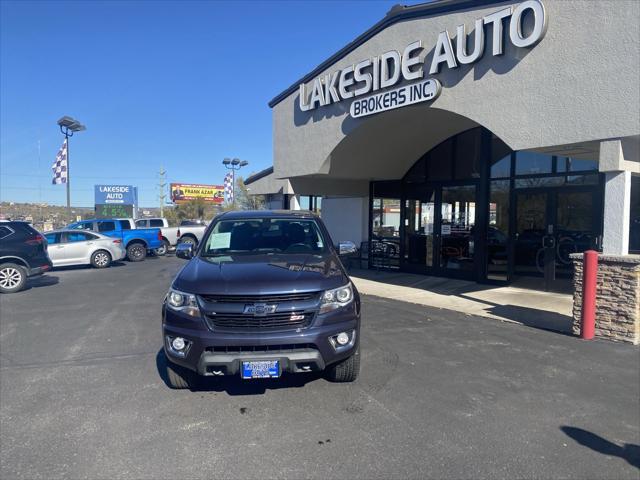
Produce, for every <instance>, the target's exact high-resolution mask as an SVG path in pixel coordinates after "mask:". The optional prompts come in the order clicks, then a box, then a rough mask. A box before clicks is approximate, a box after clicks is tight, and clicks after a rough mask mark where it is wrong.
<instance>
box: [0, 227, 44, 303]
mask: <svg viewBox="0 0 640 480" xmlns="http://www.w3.org/2000/svg"><path fill="white" fill-rule="evenodd" d="M51 267H52V264H51V260H50V259H49V255H48V254H47V241H46V239H45V238H44V236H43V235H42V234H40V233H39V232H38V231H37V230H35V229H34V228H33V227H32V226H31V225H29V224H28V223H26V222H0V292H1V293H14V292H19V291H20V290H22V289H23V288H24V287H25V285H26V283H27V278H28V277H33V276H36V275H42V274H43V273H44V272H46V271H47V270H49V269H51Z"/></svg>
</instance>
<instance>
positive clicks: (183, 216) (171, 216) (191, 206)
mask: <svg viewBox="0 0 640 480" xmlns="http://www.w3.org/2000/svg"><path fill="white" fill-rule="evenodd" d="M219 212H220V208H219V207H218V206H217V205H212V204H209V203H207V202H205V201H204V200H203V199H201V198H197V199H194V200H188V201H186V202H182V203H179V204H177V205H176V206H175V207H173V208H167V209H166V210H165V217H166V218H167V220H168V222H169V224H170V225H179V224H180V222H181V221H182V220H187V219H188V220H194V219H200V220H206V221H209V220H211V219H212V218H213V217H215V216H216V215H217V214H218V213H219Z"/></svg>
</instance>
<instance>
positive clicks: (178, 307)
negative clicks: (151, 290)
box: [166, 288, 200, 317]
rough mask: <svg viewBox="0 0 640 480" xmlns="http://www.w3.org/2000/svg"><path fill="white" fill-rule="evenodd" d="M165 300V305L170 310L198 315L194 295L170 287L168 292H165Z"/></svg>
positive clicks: (193, 315)
mask: <svg viewBox="0 0 640 480" xmlns="http://www.w3.org/2000/svg"><path fill="white" fill-rule="evenodd" d="M166 301H167V307H169V308H170V309H171V310H175V311H176V312H182V313H186V314H187V315H190V316H192V317H199V316H200V307H199V306H198V301H197V300H196V296H195V295H192V294H190V293H184V292H181V291H180V290H175V289H173V288H170V289H169V292H167V297H166Z"/></svg>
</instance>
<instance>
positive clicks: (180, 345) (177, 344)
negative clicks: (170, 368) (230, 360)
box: [171, 337, 340, 352]
mask: <svg viewBox="0 0 640 480" xmlns="http://www.w3.org/2000/svg"><path fill="white" fill-rule="evenodd" d="M339 341H340V340H338V342H339ZM171 346H172V347H173V349H174V350H176V351H178V352H179V351H181V350H183V349H184V347H185V346H186V343H185V342H184V338H182V337H176V338H174V339H173V342H171Z"/></svg>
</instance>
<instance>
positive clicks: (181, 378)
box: [167, 361, 197, 389]
mask: <svg viewBox="0 0 640 480" xmlns="http://www.w3.org/2000/svg"><path fill="white" fill-rule="evenodd" d="M167 380H168V382H169V386H170V387H171V388H175V389H183V388H194V387H195V386H196V384H197V374H196V373H195V372H192V371H191V370H188V369H186V368H183V367H181V366H179V365H175V364H173V363H171V362H169V361H167Z"/></svg>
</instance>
